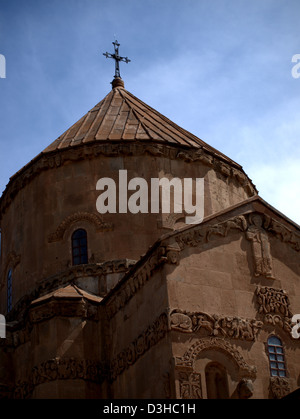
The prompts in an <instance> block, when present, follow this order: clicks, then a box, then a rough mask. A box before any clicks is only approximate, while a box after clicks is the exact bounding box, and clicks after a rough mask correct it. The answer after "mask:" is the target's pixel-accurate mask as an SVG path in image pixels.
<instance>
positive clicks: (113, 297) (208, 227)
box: [106, 213, 300, 318]
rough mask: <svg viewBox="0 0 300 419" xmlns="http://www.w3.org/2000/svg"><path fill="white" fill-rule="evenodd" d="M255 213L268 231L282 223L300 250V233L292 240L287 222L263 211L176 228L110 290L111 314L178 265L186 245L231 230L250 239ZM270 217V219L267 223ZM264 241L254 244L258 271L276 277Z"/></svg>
mask: <svg viewBox="0 0 300 419" xmlns="http://www.w3.org/2000/svg"><path fill="white" fill-rule="evenodd" d="M254 215H256V216H258V217H260V218H261V219H262V223H263V225H264V228H266V230H264V231H268V232H269V233H270V234H273V230H272V226H274V225H276V226H277V230H279V225H280V226H281V230H280V231H282V234H280V235H279V234H277V235H276V237H277V238H278V239H280V238H282V237H289V241H288V240H287V239H286V241H285V243H287V244H288V245H292V247H293V248H294V250H296V251H299V250H300V235H299V238H298V235H296V233H294V234H293V240H294V242H293V243H291V241H290V240H291V237H290V236H289V235H288V236H286V235H285V234H284V232H285V231H286V230H288V229H287V228H286V227H285V226H283V225H281V224H279V223H278V222H277V221H275V220H273V219H271V218H270V217H268V219H267V218H266V217H265V216H264V215H263V214H260V213H251V214H245V215H238V216H235V217H232V218H230V219H228V220H225V221H221V222H219V223H215V224H209V223H203V224H198V225H196V226H193V227H192V228H189V229H183V230H182V231H176V232H174V233H171V234H169V235H167V236H166V238H163V239H162V240H159V241H158V242H156V244H155V245H154V246H153V247H152V248H151V249H150V250H149V252H148V253H147V254H146V255H144V256H143V257H142V259H141V261H140V262H138V263H137V264H136V265H135V266H134V267H133V268H132V270H130V271H129V272H128V274H126V275H125V277H124V278H123V280H122V281H121V284H120V286H119V287H117V288H115V289H114V290H113V292H112V293H110V294H109V296H108V301H107V304H106V311H107V315H108V318H111V317H113V316H114V315H115V314H116V313H117V311H118V310H119V309H120V308H122V307H124V305H126V304H127V302H128V301H129V300H130V299H131V298H132V296H133V295H134V294H135V293H136V292H137V291H138V290H139V289H140V288H141V287H143V286H144V284H145V283H147V282H148V280H149V279H150V277H151V276H152V274H153V272H154V271H155V270H156V269H158V268H159V267H160V266H162V265H163V264H171V265H178V264H179V262H180V254H181V252H182V251H183V250H184V249H185V248H186V247H198V246H201V245H202V244H205V243H208V242H212V241H213V240H214V239H215V238H217V237H227V236H228V235H229V234H231V233H234V232H242V233H244V234H245V238H246V239H247V240H250V239H249V232H250V231H251V234H254V233H255V232H254V229H252V230H251V229H250V227H251V226H253V217H254ZM266 221H268V222H267V223H266ZM249 229H250V230H249ZM247 234H248V236H247ZM255 234H260V232H256V233H255ZM265 240H268V238H267V237H265ZM298 240H299V249H298V245H296V243H298ZM253 241H254V238H253V237H252V236H251V243H252V242H253ZM260 245H261V243H260V241H259V240H258V245H257V247H258V248H255V249H254V248H252V256H253V263H254V275H255V276H258V275H260V276H265V277H267V278H272V279H273V272H272V264H271V262H272V259H271V254H270V253H268V252H266V249H268V247H267V246H266V244H264V246H265V247H264V249H261V253H260V252H259V246H260Z"/></svg>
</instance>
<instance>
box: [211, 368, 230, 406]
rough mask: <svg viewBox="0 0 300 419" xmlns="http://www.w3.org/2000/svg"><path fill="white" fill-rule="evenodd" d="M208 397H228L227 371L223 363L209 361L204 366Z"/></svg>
mask: <svg viewBox="0 0 300 419" xmlns="http://www.w3.org/2000/svg"><path fill="white" fill-rule="evenodd" d="M205 381H206V391H207V398H208V399H229V390H228V380H227V372H226V369H225V368H224V367H223V365H221V364H219V363H217V362H210V363H209V364H208V365H207V366H206V368H205Z"/></svg>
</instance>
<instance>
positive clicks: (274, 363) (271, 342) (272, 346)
mask: <svg viewBox="0 0 300 419" xmlns="http://www.w3.org/2000/svg"><path fill="white" fill-rule="evenodd" d="M268 356H269V361H270V372H271V376H272V377H286V367H285V360H284V352H283V346H282V343H281V340H280V339H279V338H278V337H277V336H270V337H269V339H268Z"/></svg>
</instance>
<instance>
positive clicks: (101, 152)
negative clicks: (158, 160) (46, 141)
mask: <svg viewBox="0 0 300 419" xmlns="http://www.w3.org/2000/svg"><path fill="white" fill-rule="evenodd" d="M147 154H149V155H151V156H159V157H165V158H168V159H171V160H175V159H180V160H184V161H185V162H201V163H203V164H204V165H205V166H208V167H211V168H213V169H214V170H216V171H217V172H219V173H220V174H221V175H222V176H224V179H229V178H230V179H232V180H233V181H236V182H238V184H239V185H240V186H242V187H243V188H244V189H245V191H246V193H247V194H248V195H250V196H253V195H256V194H257V190H256V188H255V186H254V185H253V184H252V182H251V180H250V179H249V178H248V177H247V175H246V174H245V173H244V172H243V170H242V168H241V166H239V165H238V164H236V165H234V163H233V162H231V163H228V161H226V159H225V157H224V161H222V157H221V156H220V155H218V154H217V153H215V154H214V153H213V152H212V151H211V150H206V149H205V147H200V148H196V147H195V148H193V147H184V146H182V145H165V144H163V143H160V142H159V141H155V140H153V141H151V142H150V143H149V142H145V143H142V142H133V141H128V142H127V141H126V140H122V142H112V141H108V142H105V141H103V142H102V141H101V143H100V144H99V141H96V142H92V143H89V144H84V145H80V146H72V147H69V148H65V149H62V150H56V151H53V152H49V153H40V154H39V155H38V156H36V157H35V158H34V159H33V160H32V161H31V162H30V163H28V164H27V165H26V166H25V167H24V168H23V169H21V170H20V171H19V172H17V173H16V174H15V175H14V176H12V177H11V180H10V182H9V183H8V185H7V187H6V189H5V191H4V193H3V195H2V197H1V198H0V216H1V214H2V213H4V212H5V210H6V209H7V208H8V206H9V205H10V203H11V202H12V200H13V199H14V197H15V196H16V194H17V193H18V191H19V190H21V189H22V188H24V187H25V185H27V184H28V183H29V182H31V180H32V179H33V178H34V177H35V176H37V175H38V174H39V173H41V172H44V171H46V170H51V169H53V168H57V167H61V166H63V165H64V164H66V163H69V162H76V161H80V160H85V159H93V158H96V157H98V156H105V157H114V156H120V155H122V156H132V155H134V156H143V155H147Z"/></svg>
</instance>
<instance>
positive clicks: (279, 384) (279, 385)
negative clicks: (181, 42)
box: [269, 377, 291, 399]
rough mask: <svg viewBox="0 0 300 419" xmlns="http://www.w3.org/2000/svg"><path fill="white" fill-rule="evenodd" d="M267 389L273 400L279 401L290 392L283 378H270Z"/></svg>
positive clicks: (288, 384)
mask: <svg viewBox="0 0 300 419" xmlns="http://www.w3.org/2000/svg"><path fill="white" fill-rule="evenodd" d="M269 389H270V394H271V396H272V397H273V399H281V398H282V397H284V396H286V395H287V394H289V393H290V391H291V389H290V383H289V380H288V379H287V378H285V377H271V378H270V387H269Z"/></svg>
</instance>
